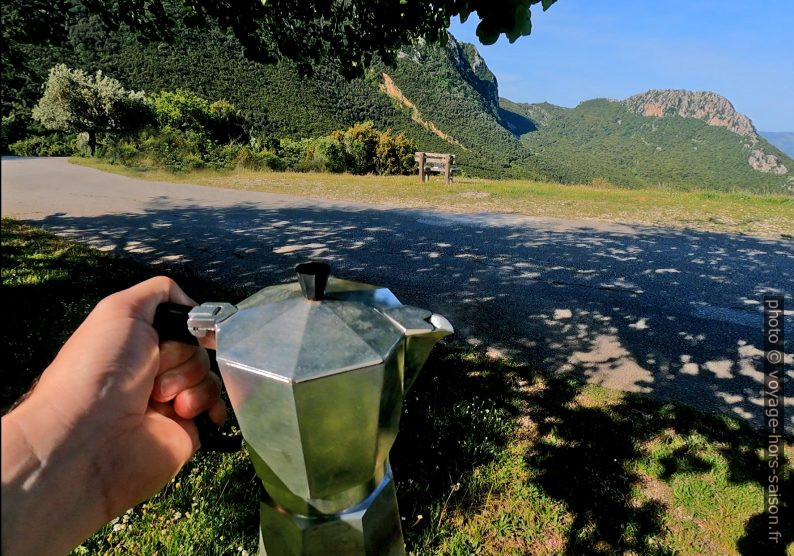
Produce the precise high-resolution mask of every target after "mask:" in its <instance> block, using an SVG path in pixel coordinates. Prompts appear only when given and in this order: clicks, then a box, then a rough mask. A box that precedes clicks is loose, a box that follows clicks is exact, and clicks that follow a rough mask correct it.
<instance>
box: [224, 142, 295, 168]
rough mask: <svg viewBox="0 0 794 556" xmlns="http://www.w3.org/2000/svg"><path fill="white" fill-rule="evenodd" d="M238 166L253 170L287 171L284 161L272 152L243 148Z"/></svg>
mask: <svg viewBox="0 0 794 556" xmlns="http://www.w3.org/2000/svg"><path fill="white" fill-rule="evenodd" d="M236 164H237V165H238V166H242V167H243V168H248V169H251V170H264V169H269V170H276V171H281V170H285V169H286V164H284V161H283V160H282V159H281V158H280V157H279V156H278V155H277V154H276V153H275V152H273V151H272V150H269V149H253V148H251V147H242V148H241V149H240V152H239V154H238V155H237V159H236Z"/></svg>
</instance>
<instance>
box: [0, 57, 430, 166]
mask: <svg viewBox="0 0 794 556" xmlns="http://www.w3.org/2000/svg"><path fill="white" fill-rule="evenodd" d="M17 118H18V115H17V114H16V113H14V114H12V115H10V116H4V117H3V122H2V123H3V151H4V152H5V150H6V149H7V150H8V151H9V152H11V153H13V154H16V155H20V156H53V155H72V154H78V155H86V154H88V155H90V156H91V157H94V156H98V157H99V158H102V159H104V160H107V161H108V162H110V163H112V164H122V165H127V166H143V167H152V168H164V169H166V170H169V171H171V172H174V173H178V172H183V171H188V170H196V169H200V168H211V169H229V168H235V167H243V168H249V169H264V168H267V169H271V170H287V169H289V170H295V171H308V170H314V171H318V172H337V173H339V172H349V173H352V174H378V175H394V174H410V173H412V172H413V171H414V170H415V167H416V162H415V161H414V152H415V151H416V144H415V143H414V142H413V141H411V140H409V139H407V138H406V137H405V135H403V134H402V133H392V132H391V130H385V131H380V130H377V129H375V128H374V126H373V124H372V122H364V123H358V124H356V125H354V126H352V127H350V128H348V129H346V130H334V131H333V132H331V133H330V134H328V135H325V136H322V137H315V138H308V139H300V140H293V139H290V138H288V137H287V138H277V137H274V136H272V135H264V134H252V133H251V131H250V130H249V129H248V126H249V123H248V122H247V120H246V119H245V118H244V117H243V115H242V113H241V111H240V110H239V109H238V108H237V107H236V106H235V105H234V104H232V103H231V102H229V101H227V100H224V99H220V100H216V101H214V102H211V101H209V100H207V99H205V98H203V97H201V96H199V95H197V94H196V93H193V92H192V91H190V90H187V89H177V90H176V91H160V92H158V93H155V94H149V95H147V94H146V93H144V92H143V91H128V90H126V89H125V88H124V87H123V86H122V85H121V83H120V82H119V81H117V80H116V79H113V78H112V77H109V76H107V75H104V74H103V73H102V72H101V71H98V72H96V73H95V74H88V73H86V72H84V71H82V70H80V69H75V70H73V69H69V68H68V67H66V66H65V65H64V64H58V65H56V66H54V67H53V68H52V69H51V70H50V72H49V77H48V79H47V82H46V85H45V88H44V94H43V95H42V97H41V99H40V100H39V101H38V103H37V104H36V106H35V107H34V108H33V109H32V111H31V114H30V119H29V120H28V121H24V120H19V121H18V119H17ZM20 118H21V116H20ZM41 128H44V130H43V131H42V129H41ZM18 136H19V137H21V138H19V139H17V140H15V141H13V142H12V140H13V139H14V138H15V137H18Z"/></svg>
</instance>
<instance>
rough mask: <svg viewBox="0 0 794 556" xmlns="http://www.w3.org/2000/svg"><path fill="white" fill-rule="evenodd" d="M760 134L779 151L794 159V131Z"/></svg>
mask: <svg viewBox="0 0 794 556" xmlns="http://www.w3.org/2000/svg"><path fill="white" fill-rule="evenodd" d="M758 133H759V134H760V135H761V137H763V138H764V139H766V140H767V141H769V142H770V143H772V144H773V145H774V146H776V147H777V148H778V149H780V150H781V151H783V152H784V153H786V154H787V155H789V156H791V157H794V131H759V132H758Z"/></svg>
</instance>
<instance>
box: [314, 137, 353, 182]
mask: <svg viewBox="0 0 794 556" xmlns="http://www.w3.org/2000/svg"><path fill="white" fill-rule="evenodd" d="M345 155H346V153H345V146H344V144H343V143H342V142H341V141H340V140H339V139H338V138H336V137H333V136H329V137H320V138H319V139H317V141H316V142H315V145H314V156H313V159H314V160H315V161H316V162H317V163H318V164H321V165H322V167H323V168H324V169H325V170H326V171H328V172H337V173H339V172H344V171H345V167H346V164H345Z"/></svg>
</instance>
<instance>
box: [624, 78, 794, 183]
mask: <svg viewBox="0 0 794 556" xmlns="http://www.w3.org/2000/svg"><path fill="white" fill-rule="evenodd" d="M624 102H625V104H626V108H627V109H628V110H629V111H631V112H635V113H637V114H642V115H643V116H653V117H657V118H663V117H666V116H680V117H682V118H696V119H698V120H703V121H705V122H706V123H707V124H709V125H711V126H718V127H724V128H726V129H727V130H728V131H732V132H733V133H736V134H737V135H741V136H742V137H745V138H746V139H747V143H746V144H745V146H746V149H747V152H748V155H747V163H748V164H749V165H750V166H751V167H752V168H754V169H755V170H758V171H759V172H767V173H772V174H779V175H783V174H786V173H788V168H786V167H785V166H784V165H783V163H782V162H781V161H780V159H779V158H778V157H777V156H776V155H775V154H773V153H769V152H766V150H765V149H764V143H765V141H762V140H761V137H760V136H759V135H758V132H757V131H756V129H755V126H753V122H752V121H750V118H748V117H747V116H745V115H744V114H740V113H739V112H737V111H736V109H735V108H734V107H733V104H731V102H730V101H729V100H728V99H727V98H725V97H723V96H721V95H718V94H717V93H712V92H710V91H687V90H684V89H665V90H658V89H652V90H650V91H647V92H645V93H640V94H638V95H634V96H632V97H629V98H627V99H626V100H625V101H624Z"/></svg>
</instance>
